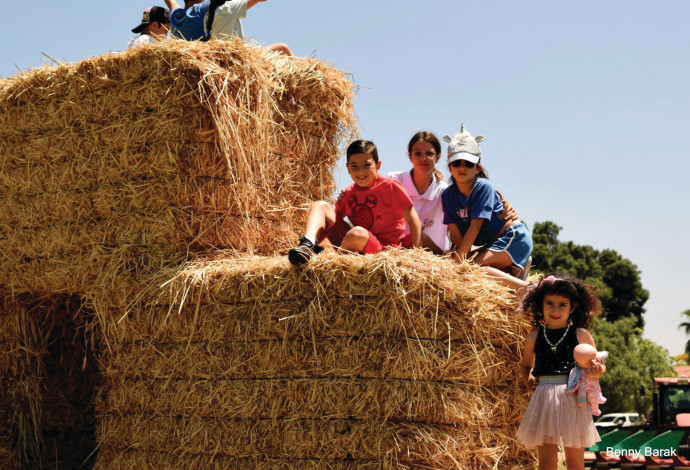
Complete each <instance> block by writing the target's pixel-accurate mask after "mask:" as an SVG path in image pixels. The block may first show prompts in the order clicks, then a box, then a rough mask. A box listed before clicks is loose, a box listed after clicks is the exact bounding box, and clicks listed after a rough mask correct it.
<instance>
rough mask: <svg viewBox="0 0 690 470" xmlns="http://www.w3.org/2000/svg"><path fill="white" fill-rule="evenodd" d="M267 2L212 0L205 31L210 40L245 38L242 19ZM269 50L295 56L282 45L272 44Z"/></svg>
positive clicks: (260, 0)
mask: <svg viewBox="0 0 690 470" xmlns="http://www.w3.org/2000/svg"><path fill="white" fill-rule="evenodd" d="M265 1H266V0H211V4H210V6H209V9H208V13H207V14H206V18H205V19H204V29H205V33H206V37H207V38H208V39H220V40H227V39H232V38H233V37H238V38H240V39H241V38H244V33H243V31H242V22H241V21H240V20H241V19H242V18H246V16H247V10H249V9H250V8H252V7H253V6H254V5H256V4H257V3H259V2H265ZM268 48H269V49H270V50H272V51H275V52H279V53H281V54H284V55H294V54H293V53H292V50H290V48H289V47H288V46H287V45H286V44H282V43H276V44H271V45H270V46H268Z"/></svg>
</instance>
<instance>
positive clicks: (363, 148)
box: [345, 139, 379, 163]
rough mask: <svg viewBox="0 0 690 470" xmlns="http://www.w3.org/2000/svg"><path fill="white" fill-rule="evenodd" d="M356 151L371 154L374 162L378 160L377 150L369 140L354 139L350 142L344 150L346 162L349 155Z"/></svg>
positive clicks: (348, 160) (348, 161)
mask: <svg viewBox="0 0 690 470" xmlns="http://www.w3.org/2000/svg"><path fill="white" fill-rule="evenodd" d="M358 153H366V154H369V155H371V156H372V158H373V159H374V161H375V162H377V163H378V161H379V151H378V149H377V148H376V144H374V143H373V142H372V141H371V140H362V139H360V140H355V141H354V142H352V143H351V144H350V145H349V146H348V147H347V151H346V153H345V154H346V156H347V163H350V157H351V156H352V155H356V154H358Z"/></svg>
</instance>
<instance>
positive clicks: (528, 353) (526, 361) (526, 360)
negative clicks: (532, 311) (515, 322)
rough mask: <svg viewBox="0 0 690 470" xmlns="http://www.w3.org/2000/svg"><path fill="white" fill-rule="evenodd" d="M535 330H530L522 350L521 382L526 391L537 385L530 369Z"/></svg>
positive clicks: (535, 337) (532, 367)
mask: <svg viewBox="0 0 690 470" xmlns="http://www.w3.org/2000/svg"><path fill="white" fill-rule="evenodd" d="M537 333H538V332H537V330H534V331H532V332H531V333H530V334H529V336H527V340H526V341H525V347H524V349H523V350H522V361H521V362H520V364H521V365H522V371H521V372H522V374H521V377H520V378H521V379H522V383H524V384H525V387H527V391H528V392H531V391H532V390H534V388H535V387H536V386H537V379H536V377H534V376H533V375H532V369H534V343H536V342H537Z"/></svg>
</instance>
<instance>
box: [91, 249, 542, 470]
mask: <svg viewBox="0 0 690 470" xmlns="http://www.w3.org/2000/svg"><path fill="white" fill-rule="evenodd" d="M165 278H169V280H168V281H164V280H163V279H165ZM94 307H95V312H96V314H97V316H98V319H99V325H100V327H101V329H102V344H103V348H102V354H101V364H102V371H103V393H102V395H101V396H102V399H100V400H99V401H98V403H97V405H96V406H97V412H96V413H97V416H98V418H99V425H98V442H99V449H100V451H99V456H98V461H97V467H98V468H118V469H119V468H128V467H131V466H135V467H137V468H156V467H158V468H173V467H199V468H216V467H218V468H221V467H222V468H261V469H263V468H438V469H441V468H463V469H471V468H495V466H498V467H497V468H511V467H514V468H527V467H529V465H531V463H532V462H533V460H532V457H531V456H530V454H529V453H527V452H526V451H525V450H524V449H522V448H521V447H520V446H519V445H518V444H516V443H515V441H514V439H513V435H514V433H515V429H516V427H517V424H518V422H519V419H520V416H521V415H522V412H523V411H524V409H525V407H526V399H525V396H524V393H523V392H521V391H520V390H519V389H518V385H517V380H516V377H517V376H518V370H519V366H518V364H519V351H520V346H521V343H522V341H523V339H524V336H525V334H526V332H527V330H528V324H527V322H526V320H525V319H524V318H522V317H517V316H515V314H514V307H515V297H514V294H513V293H511V292H510V291H509V290H507V289H505V288H503V287H501V286H499V285H497V284H496V283H494V282H493V281H490V280H488V279H487V278H485V277H484V276H483V275H482V274H481V273H480V272H479V271H478V270H477V269H476V268H473V267H471V266H470V265H461V266H458V265H456V264H454V263H452V262H451V261H450V260H448V259H443V258H439V257H436V256H433V255H431V254H429V253H426V252H422V251H401V250H391V251H388V252H384V253H381V254H377V255H373V256H359V255H337V254H334V253H324V254H322V255H320V256H318V257H315V258H314V259H313V260H312V261H311V262H310V263H309V264H308V265H307V266H306V267H305V268H302V269H295V268H294V267H292V266H290V265H289V263H288V262H287V260H286V259H285V257H277V256H273V257H260V256H253V257H252V256H234V257H230V258H222V259H216V260H207V261H199V262H194V263H187V264H186V265H184V266H183V267H182V268H181V269H179V270H177V271H172V270H171V271H167V274H162V275H161V282H160V287H159V288H155V289H146V290H144V291H141V292H140V293H139V294H138V295H136V296H133V298H132V303H131V305H130V306H129V309H127V310H126V311H123V310H121V309H119V308H117V307H115V306H113V305H111V304H110V303H109V302H104V303H103V304H102V305H101V306H99V305H98V302H95V303H94Z"/></svg>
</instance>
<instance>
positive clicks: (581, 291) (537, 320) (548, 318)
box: [517, 274, 606, 470]
mask: <svg viewBox="0 0 690 470" xmlns="http://www.w3.org/2000/svg"><path fill="white" fill-rule="evenodd" d="M520 307H521V309H522V311H524V312H525V313H529V314H531V315H532V319H533V323H534V327H535V330H533V331H532V332H530V333H529V335H528V336H527V339H526V340H525V346H524V350H523V353H522V377H521V378H522V381H523V382H524V384H525V385H526V387H527V390H528V392H529V393H531V392H532V390H534V394H533V395H532V399H531V400H530V403H529V406H528V407H527V410H526V411H525V414H524V416H523V418H522V422H521V423H520V427H519V428H518V431H517V439H518V441H520V442H521V443H522V444H524V445H525V446H527V447H534V446H536V447H537V457H538V459H539V469H540V470H545V469H549V470H551V469H554V470H555V469H556V468H557V466H558V446H562V447H563V448H564V450H565V461H566V465H567V467H568V468H569V469H576V468H577V469H584V468H585V466H584V448H585V447H588V446H591V445H592V444H594V443H595V442H597V441H599V440H600V439H599V434H598V433H597V430H596V428H595V427H594V422H593V420H592V414H591V412H590V408H589V407H585V406H578V404H577V397H576V396H575V395H573V394H572V393H568V390H567V388H568V374H569V373H570V370H571V369H572V368H573V367H574V366H575V364H576V363H575V359H574V357H573V351H574V350H575V348H576V347H577V346H578V345H579V344H588V345H590V346H592V347H593V348H594V349H595V350H596V345H595V344H594V339H593V338H592V335H591V334H590V332H589V331H588V330H587V328H588V326H589V324H590V322H591V319H592V317H593V316H595V315H598V314H599V313H600V312H601V302H600V301H599V296H598V295H597V291H596V289H594V288H593V287H591V286H588V285H586V284H584V283H583V282H582V281H580V280H579V279H577V278H575V277H572V276H567V275H564V274H551V275H549V276H546V277H544V278H542V280H541V281H540V282H539V284H532V285H530V287H528V288H527V289H526V292H525V295H524V296H523V298H522V300H521V306H520ZM605 372H606V366H605V365H604V363H603V362H601V360H599V359H595V360H594V361H592V365H591V368H590V373H591V374H592V376H593V377H595V378H597V379H598V378H600V377H601V376H602V375H604V373H605Z"/></svg>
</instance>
